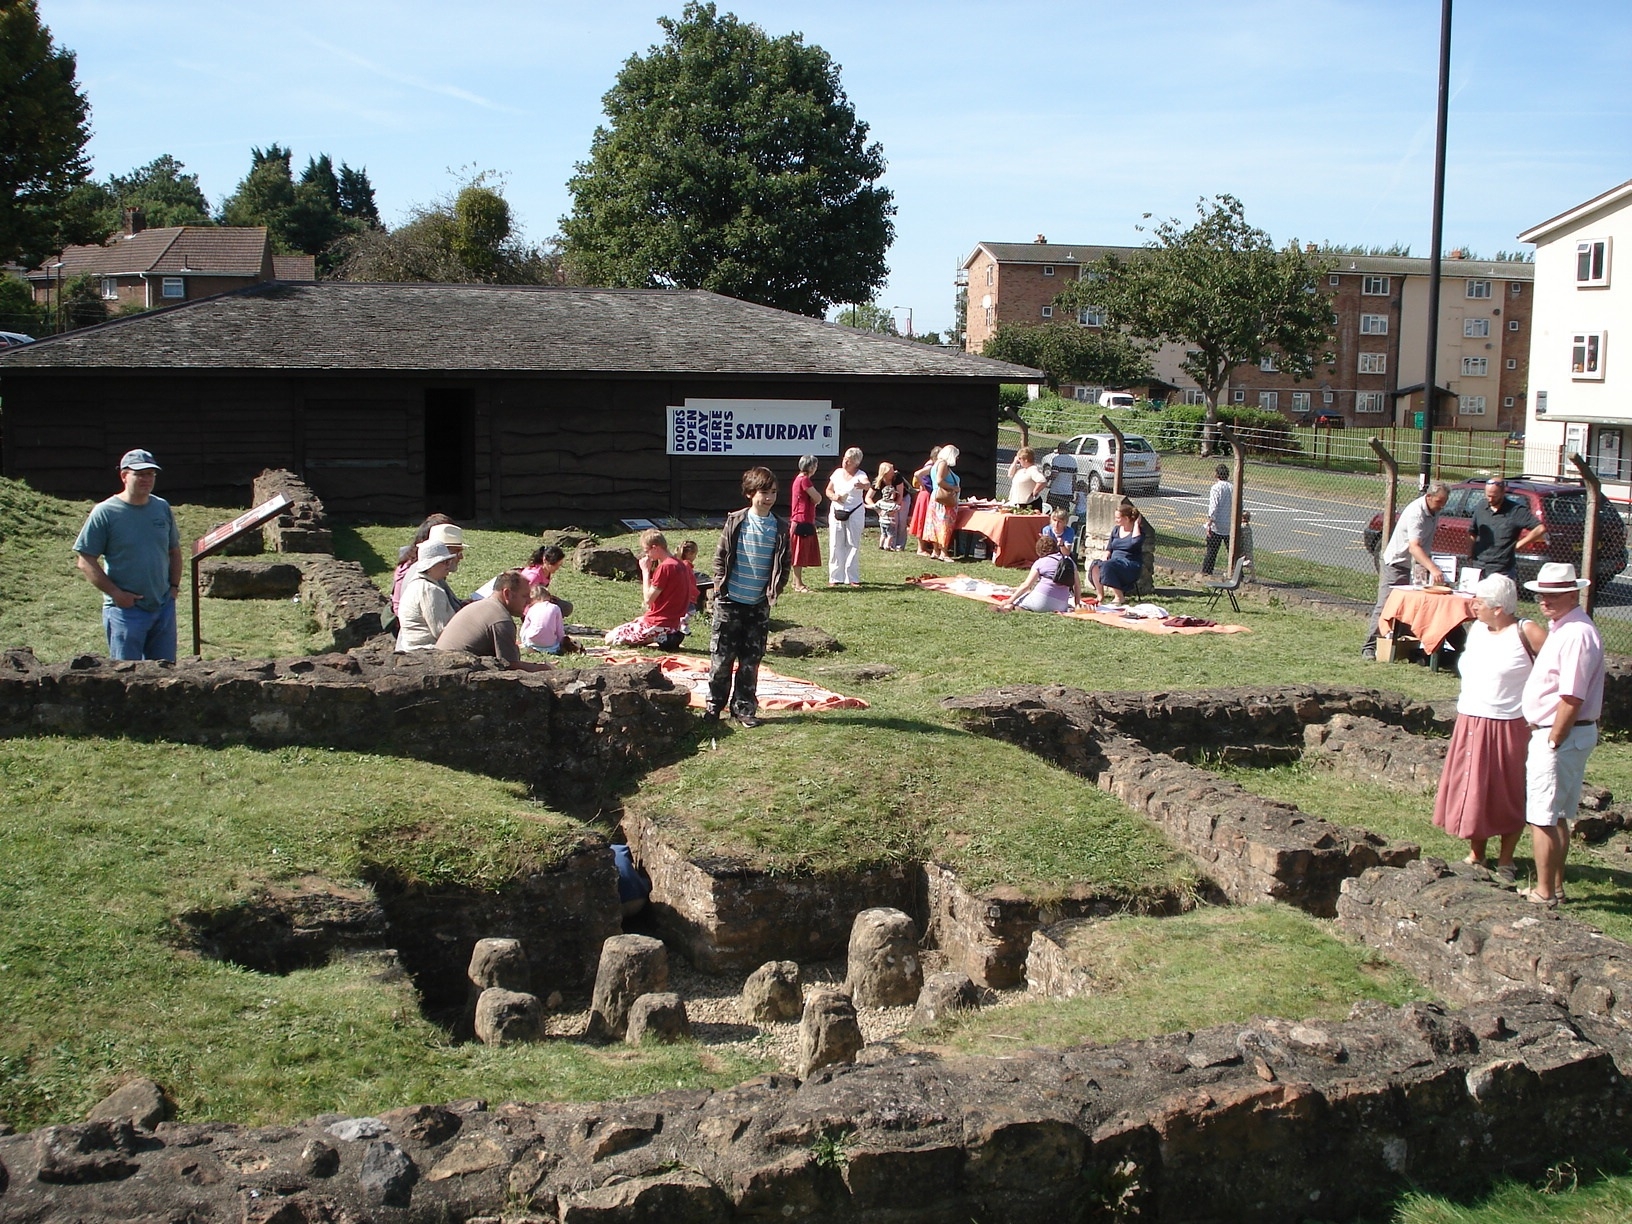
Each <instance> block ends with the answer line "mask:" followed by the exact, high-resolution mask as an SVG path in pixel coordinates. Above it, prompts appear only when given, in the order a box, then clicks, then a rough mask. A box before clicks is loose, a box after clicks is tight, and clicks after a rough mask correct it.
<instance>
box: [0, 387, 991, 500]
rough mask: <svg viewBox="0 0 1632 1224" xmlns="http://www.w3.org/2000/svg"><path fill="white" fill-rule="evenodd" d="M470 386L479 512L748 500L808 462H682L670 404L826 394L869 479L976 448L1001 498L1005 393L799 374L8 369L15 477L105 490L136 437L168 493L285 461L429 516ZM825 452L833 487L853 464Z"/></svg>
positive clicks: (314, 477)
mask: <svg viewBox="0 0 1632 1224" xmlns="http://www.w3.org/2000/svg"><path fill="white" fill-rule="evenodd" d="M429 388H447V389H455V390H469V391H470V392H471V393H472V406H473V412H474V418H475V419H474V433H475V458H474V463H473V465H472V469H471V471H470V473H469V484H470V495H471V505H472V507H473V510H474V517H477V518H481V519H484V520H489V521H494V520H507V521H511V522H523V523H566V522H570V521H572V520H574V519H579V520H592V519H605V518H611V517H630V516H651V515H662V514H712V513H720V512H723V511H726V510H730V509H734V508H735V507H737V506H738V505H740V504H741V503H742V497H741V492H740V480H741V477H742V473H743V471H744V470H745V469H746V468H749V467H752V466H755V465H756V464H761V463H763V464H764V465H765V466H767V467H769V468H771V470H772V471H774V472H776V473H777V475H778V476H779V477H780V478H781V480H782V499H781V502H782V505H784V506H785V505H786V503H787V490H788V486H789V485H790V484H791V483H792V480H793V476H794V474H795V470H796V468H795V463H796V458H797V457H796V456H792V455H789V456H767V457H763V458H760V457H753V456H742V457H733V458H708V459H687V458H673V457H670V456H669V455H667V454H665V453H664V445H663V438H664V428H665V422H666V415H665V412H664V409H665V408H666V407H667V406H668V405H671V404H681V403H684V401H685V400H686V399H687V398H693V399H696V398H732V399H735V398H756V399H758V398H763V399H818V400H821V399H825V400H831V401H832V402H833V406H834V407H835V408H837V409H840V410H841V411H842V412H843V414H844V415H843V417H842V418H841V420H842V426H841V428H842V433H841V437H840V446H841V448H842V447H849V446H859V447H861V448H862V450H863V451H864V452H865V453H866V459H865V460H864V465H865V467H866V468H867V469H868V470H869V471H874V470H876V469H877V466H878V462H879V461H880V460H882V459H889V460H891V461H892V462H894V463H896V464H897V465H898V466H900V467H903V468H905V469H906V470H907V471H908V472H910V471H911V470H912V469H913V468H915V467H916V466H918V465H919V464H920V463H922V462H923V460H924V458H925V455H926V454H927V452H928V450H929V448H930V447H931V446H933V445H938V444H940V443H944V442H952V443H955V444H957V445H958V446H959V447H960V448H961V449H962V451H963V458H962V461H961V462H960V465H959V469H960V472H961V473H962V475H963V479H964V482H965V490H966V492H967V493H968V494H970V495H975V494H984V493H990V492H992V485H993V472H994V467H995V463H996V455H995V450H994V448H995V446H996V441H997V386H996V384H995V383H968V382H964V381H963V380H956V381H954V380H946V381H934V380H921V381H911V380H874V381H867V382H849V381H842V380H837V379H835V380H822V379H815V378H812V379H801V380H787V381H769V380H767V381H754V382H747V381H726V380H717V381H710V380H691V379H687V380H680V379H676V380H669V381H665V380H653V379H619V378H553V377H536V378H517V377H495V378H484V379H458V378H437V377H429V376H426V377H363V376H344V375H335V376H315V377H301V376H289V375H281V374H279V375H241V376H206V377H190V376H186V375H178V374H153V375H134V374H132V375H125V374H107V375H90V374H86V375H78V374H72V373H56V372H30V371H20V370H19V371H7V372H6V373H5V376H4V385H3V388H0V389H3V392H4V430H5V450H4V454H5V474H6V475H7V476H12V477H18V478H22V479H25V480H27V481H28V482H29V483H30V484H31V485H32V486H33V487H35V488H37V489H39V490H41V491H42V492H47V493H53V494H57V495H59V496H64V497H76V498H93V497H105V496H107V495H108V494H110V493H112V492H113V491H115V490H116V488H117V487H118V478H117V473H116V472H115V470H114V468H115V465H116V464H117V463H118V459H119V456H120V455H121V454H123V453H124V451H125V450H127V449H129V448H130V447H133V446H142V447H146V448H147V449H149V450H151V451H152V452H153V453H154V454H155V456H156V457H157V458H158V460H159V462H160V463H161V464H162V465H163V466H164V473H163V476H162V478H161V482H160V486H161V487H160V492H161V494H162V495H164V496H167V497H170V498H172V499H174V500H177V501H192V502H200V503H206V504H214V505H221V506H244V505H247V504H248V500H249V496H250V489H249V486H250V481H251V480H252V479H253V478H254V476H255V475H256V473H258V472H260V471H261V470H262V469H264V468H268V467H288V468H291V469H293V470H295V471H297V472H300V473H301V474H302V475H303V476H304V477H305V478H306V480H307V481H308V483H310V484H311V486H312V487H313V489H314V490H315V491H316V492H317V494H318V495H319V496H320V497H322V498H323V500H324V502H325V503H326V504H327V506H328V507H329V509H330V510H331V512H333V513H335V514H339V515H346V516H353V517H361V518H388V519H412V518H417V517H419V516H420V515H422V514H423V513H424V510H425V462H426V456H425V453H424V450H425V443H424V439H425V429H424V411H425V392H426V390H427V389H429ZM837 461H838V460H837V457H836V456H835V457H827V456H823V457H822V458H821V463H820V467H819V468H818V479H825V477H826V475H827V473H828V472H829V471H831V470H832V468H833V467H834V466H835V465H836V464H837Z"/></svg>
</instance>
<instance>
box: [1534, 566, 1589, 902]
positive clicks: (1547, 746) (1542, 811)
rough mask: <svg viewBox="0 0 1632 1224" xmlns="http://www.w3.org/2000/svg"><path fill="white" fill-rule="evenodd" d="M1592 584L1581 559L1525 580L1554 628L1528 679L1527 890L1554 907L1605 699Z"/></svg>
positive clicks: (1561, 893)
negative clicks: (1531, 882)
mask: <svg viewBox="0 0 1632 1224" xmlns="http://www.w3.org/2000/svg"><path fill="white" fill-rule="evenodd" d="M1590 585H1591V583H1589V582H1588V581H1587V580H1586V579H1585V578H1577V577H1576V576H1575V566H1573V565H1570V564H1567V563H1564V562H1556V561H1551V562H1548V563H1547V564H1546V565H1543V566H1542V567H1541V572H1540V573H1538V574H1537V575H1536V578H1535V581H1534V582H1527V583H1525V584H1524V589H1525V590H1527V591H1534V592H1535V595H1536V601H1537V602H1538V603H1540V604H1541V610H1542V612H1543V613H1545V614H1546V617H1547V620H1548V633H1547V640H1546V641H1545V642H1543V643H1542V646H1541V649H1540V650H1539V651H1537V652H1536V664H1535V667H1533V668H1532V669H1531V671H1530V678H1529V679H1528V680H1526V681H1525V684H1524V700H1523V708H1524V721H1525V722H1526V723H1528V724H1529V726H1530V748H1529V752H1528V754H1527V756H1526V757H1525V770H1524V772H1525V810H1524V819H1525V821H1526V822H1527V823H1528V824H1529V825H1530V837H1531V844H1532V846H1533V848H1534V851H1535V856H1536V884H1535V887H1534V888H1528V889H1525V890H1524V892H1523V894H1522V895H1523V896H1524V897H1525V898H1526V899H1527V900H1529V901H1532V902H1534V903H1535V904H1537V905H1545V906H1548V907H1549V908H1551V907H1552V906H1555V905H1557V904H1558V903H1559V902H1560V901H1562V900H1564V899H1565V898H1564V860H1565V859H1566V858H1567V857H1568V855H1569V850H1570V819H1571V817H1573V816H1574V815H1575V809H1576V807H1577V806H1578V805H1579V804H1580V802H1581V784H1582V782H1583V781H1584V780H1585V779H1586V774H1587V758H1588V757H1589V756H1591V755H1592V750H1593V748H1594V747H1596V746H1597V743H1598V716H1599V714H1600V713H1601V712H1602V711H1603V706H1604V641H1603V638H1601V637H1599V636H1598V626H1596V625H1594V624H1593V623H1592V618H1591V617H1589V616H1588V615H1587V614H1586V612H1585V611H1584V610H1583V609H1582V607H1581V592H1582V591H1583V590H1585V589H1586V588H1587V587H1588V586H1590Z"/></svg>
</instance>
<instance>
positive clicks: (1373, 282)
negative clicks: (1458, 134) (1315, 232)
mask: <svg viewBox="0 0 1632 1224" xmlns="http://www.w3.org/2000/svg"><path fill="white" fill-rule="evenodd" d="M1139 250H1140V248H1138V247H1115V246H1084V245H1071V244H1066V243H1051V242H1047V241H1045V240H1044V239H1043V238H1042V237H1041V236H1040V235H1039V237H1038V239H1037V241H1035V242H1029V243H1024V242H982V243H979V244H978V245H977V246H976V247H975V249H974V251H973V252H972V253H971V254H970V256H969V258H968V259H966V260H965V261H964V263H963V267H962V268H961V269H960V271H959V276H958V283H959V285H960V286H961V287H964V288H965V289H966V290H967V294H968V310H967V322H966V327H965V335H966V341H965V344H966V347H967V348H968V351H969V352H971V353H979V352H980V351H981V347H982V346H983V345H984V344H985V343H986V341H987V339H988V338H990V336H991V335H992V333H993V332H995V331H996V329H997V327H998V325H999V324H1002V323H1045V322H1050V321H1055V320H1057V319H1058V318H1059V308H1058V307H1057V306H1055V305H1054V298H1055V297H1056V296H1057V295H1058V294H1059V293H1060V291H1061V290H1063V289H1064V288H1065V287H1066V286H1067V285H1068V284H1070V283H1071V282H1072V281H1075V280H1077V279H1079V278H1080V277H1082V276H1084V275H1085V274H1086V273H1087V270H1088V269H1089V268H1091V266H1092V265H1093V264H1094V263H1095V262H1096V261H1097V260H1099V259H1100V258H1102V257H1103V256H1105V255H1107V254H1115V255H1117V256H1120V257H1122V258H1127V257H1130V256H1134V255H1137V254H1138V253H1139ZM1329 259H1330V262H1331V264H1332V269H1331V271H1330V273H1329V274H1328V276H1327V284H1326V290H1327V292H1328V293H1330V294H1331V297H1332V310H1333V313H1334V314H1335V316H1336V323H1335V325H1334V327H1333V333H1334V335H1333V343H1332V361H1331V362H1330V363H1329V364H1326V365H1322V366H1318V367H1316V371H1315V376H1314V378H1312V379H1305V380H1303V381H1302V382H1294V381H1293V380H1292V378H1291V376H1290V375H1288V374H1284V373H1282V372H1280V371H1279V370H1277V369H1276V368H1275V363H1274V361H1273V360H1270V359H1266V360H1265V362H1264V363H1263V364H1262V366H1260V367H1241V368H1239V369H1237V370H1235V371H1234V372H1233V373H1232V374H1231V377H1230V384H1229V387H1228V389H1227V390H1226V391H1225V393H1224V395H1223V399H1224V400H1225V401H1226V402H1229V403H1235V404H1246V405H1251V406H1254V407H1262V408H1266V409H1270V410H1272V411H1279V412H1281V413H1283V414H1285V415H1286V416H1288V417H1290V418H1291V419H1292V420H1295V421H1298V420H1313V419H1315V418H1317V417H1320V416H1322V415H1325V416H1328V417H1331V418H1335V419H1337V420H1339V421H1341V422H1342V423H1343V424H1345V425H1348V426H1351V427H1355V428H1362V429H1363V428H1366V427H1368V426H1385V425H1409V424H1411V423H1412V419H1413V417H1412V414H1413V413H1415V412H1417V411H1420V410H1421V408H1422V385H1423V373H1424V368H1425V365H1426V360H1427V343H1428V275H1429V263H1430V261H1429V260H1426V259H1412V258H1410V257H1407V256H1380V255H1335V254H1334V255H1331V256H1329ZM1534 276H1535V268H1534V266H1533V265H1531V264H1528V263H1522V262H1518V261H1511V262H1509V261H1492V260H1464V259H1462V258H1460V255H1459V254H1458V253H1454V252H1453V255H1452V257H1451V258H1448V259H1446V260H1444V261H1442V263H1441V265H1440V279H1441V283H1440V321H1439V339H1438V345H1437V352H1436V357H1435V366H1436V370H1435V374H1436V379H1435V380H1436V381H1437V382H1438V383H1439V385H1440V387H1442V388H1444V389H1446V390H1448V391H1449V392H1450V393H1451V395H1452V396H1453V397H1454V398H1452V399H1449V400H1442V401H1441V410H1440V418H1439V420H1438V422H1437V423H1438V424H1439V425H1440V426H1441V427H1448V428H1453V429H1496V430H1504V431H1510V430H1514V429H1522V428H1524V420H1525V411H1526V405H1525V395H1526V388H1527V381H1528V374H1529V350H1530V311H1531V298H1532V296H1533V281H1534ZM1076 323H1077V324H1078V325H1079V326H1082V327H1099V326H1102V325H1103V320H1102V319H1101V317H1100V316H1099V315H1098V314H1097V313H1096V312H1094V311H1093V310H1084V311H1081V312H1080V313H1078V314H1077V318H1076ZM1183 358H1184V351H1183V348H1182V347H1181V346H1178V345H1164V346H1162V348H1161V349H1160V350H1158V351H1157V352H1156V353H1155V354H1154V355H1153V356H1152V359H1151V362H1152V365H1153V367H1154V369H1155V374H1156V380H1157V382H1158V383H1161V382H1165V383H1169V384H1172V385H1173V386H1174V387H1176V388H1177V389H1178V390H1177V391H1176V392H1175V395H1176V397H1177V398H1179V399H1180V400H1182V401H1184V402H1188V403H1201V402H1203V398H1204V397H1203V395H1202V392H1201V390H1200V389H1199V388H1198V387H1197V386H1196V383H1195V380H1194V379H1192V378H1190V377H1189V376H1188V375H1186V374H1185V373H1184V372H1183V370H1182V369H1180V362H1181V361H1182V360H1183ZM1100 390H1102V388H1099V387H1078V386H1072V387H1069V388H1067V387H1062V388H1061V394H1064V395H1071V394H1075V395H1076V396H1077V398H1079V399H1086V400H1092V399H1095V398H1097V397H1098V394H1099V392H1100Z"/></svg>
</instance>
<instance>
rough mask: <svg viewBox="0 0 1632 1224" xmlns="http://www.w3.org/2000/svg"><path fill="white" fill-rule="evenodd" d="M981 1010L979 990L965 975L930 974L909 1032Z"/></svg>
mask: <svg viewBox="0 0 1632 1224" xmlns="http://www.w3.org/2000/svg"><path fill="white" fill-rule="evenodd" d="M979 1006H980V987H978V986H976V985H975V984H974V982H972V981H970V980H969V975H968V974H966V973H933V974H931V975H930V976H929V977H927V978H925V979H924V988H923V989H922V990H920V991H919V992H918V1003H917V1005H916V1006H915V1007H914V1008H913V1009H912V1018H911V1019H910V1020H909V1021H907V1027H908V1028H914V1029H920V1028H933V1027H934V1026H935V1025H937V1024H939V1023H941V1022H942V1021H943V1020H947V1019H949V1018H951V1017H952V1016H954V1015H956V1014H957V1013H958V1012H964V1011H972V1010H974V1009H975V1008H977V1007H979Z"/></svg>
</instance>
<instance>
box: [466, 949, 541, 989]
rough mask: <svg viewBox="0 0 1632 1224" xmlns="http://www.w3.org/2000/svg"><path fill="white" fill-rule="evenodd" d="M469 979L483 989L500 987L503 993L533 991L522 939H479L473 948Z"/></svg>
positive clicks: (467, 974)
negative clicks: (506, 991) (504, 991)
mask: <svg viewBox="0 0 1632 1224" xmlns="http://www.w3.org/2000/svg"><path fill="white" fill-rule="evenodd" d="M466 976H468V977H469V978H470V981H471V984H472V985H474V986H476V987H478V988H479V989H482V990H487V989H488V988H489V987H493V986H497V987H499V988H501V989H503V990H519V991H526V990H531V989H532V985H533V982H532V969H531V968H530V967H529V966H528V964H527V953H526V952H525V951H523V949H522V946H521V940H519V939H478V940H477V941H476V946H475V947H474V948H473V949H471V953H470V968H469V969H468V970H466Z"/></svg>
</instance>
